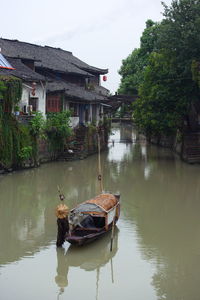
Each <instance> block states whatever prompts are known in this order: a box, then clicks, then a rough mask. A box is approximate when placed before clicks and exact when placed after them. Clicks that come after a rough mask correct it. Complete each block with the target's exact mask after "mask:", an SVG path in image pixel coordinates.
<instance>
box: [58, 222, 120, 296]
mask: <svg viewBox="0 0 200 300" xmlns="http://www.w3.org/2000/svg"><path fill="white" fill-rule="evenodd" d="M118 232H119V229H118V228H117V227H116V229H115V236H114V240H113V250H112V252H110V239H111V235H110V233H108V234H107V235H106V236H104V237H103V238H101V239H100V240H97V241H96V242H94V243H92V244H89V245H85V246H82V247H75V246H72V245H71V246H70V247H69V248H68V250H67V252H65V249H64V248H57V274H56V276H55V282H56V284H57V285H58V287H59V288H60V292H59V295H60V294H62V293H63V292H64V289H65V287H67V286H68V284H69V279H68V273H69V270H70V267H78V268H81V269H84V270H85V271H94V270H96V271H97V286H96V292H97V293H98V282H99V271H100V268H101V267H103V266H105V265H106V264H107V263H109V262H110V263H111V273H112V274H111V278H112V282H113V281H114V279H113V278H114V276H113V268H112V258H113V257H114V256H115V254H116V253H117V250H118Z"/></svg>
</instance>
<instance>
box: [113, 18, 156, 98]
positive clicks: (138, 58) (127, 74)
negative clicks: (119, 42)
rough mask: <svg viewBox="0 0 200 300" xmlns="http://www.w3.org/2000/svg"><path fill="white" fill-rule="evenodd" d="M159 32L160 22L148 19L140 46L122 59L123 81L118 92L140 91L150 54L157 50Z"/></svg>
mask: <svg viewBox="0 0 200 300" xmlns="http://www.w3.org/2000/svg"><path fill="white" fill-rule="evenodd" d="M158 32H159V24H158V23H155V22H153V21H152V20H148V21H147V22H146V29H145V30H144V32H143V34H142V37H141V39H140V48H138V49H134V50H133V52H132V53H131V54H130V55H129V56H128V57H127V58H126V59H124V60H123V61H122V66H121V68H120V70H119V74H120V75H121V83H120V86H119V89H118V93H120V94H126V95H135V94H137V93H138V89H139V86H140V84H141V82H142V81H143V77H144V70H145V67H146V66H147V65H148V60H149V56H150V54H151V53H152V51H154V50H155V47H156V41H157V37H158Z"/></svg>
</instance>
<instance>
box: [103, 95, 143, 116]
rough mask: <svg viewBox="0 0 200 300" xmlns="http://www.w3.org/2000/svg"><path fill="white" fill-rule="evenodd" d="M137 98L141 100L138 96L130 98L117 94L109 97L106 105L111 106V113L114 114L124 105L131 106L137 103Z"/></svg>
mask: <svg viewBox="0 0 200 300" xmlns="http://www.w3.org/2000/svg"><path fill="white" fill-rule="evenodd" d="M137 98H139V96H138V95H133V96H128V95H119V94H116V95H114V96H110V97H108V101H106V104H108V105H109V106H110V111H111V112H112V113H113V112H116V111H117V110H118V109H119V108H120V107H121V106H122V104H126V105H131V104H132V103H133V102H135V101H136V99H137Z"/></svg>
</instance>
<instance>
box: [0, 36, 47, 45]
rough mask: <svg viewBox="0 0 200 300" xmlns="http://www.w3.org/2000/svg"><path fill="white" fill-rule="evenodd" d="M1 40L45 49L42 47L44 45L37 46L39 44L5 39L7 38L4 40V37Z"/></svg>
mask: <svg viewBox="0 0 200 300" xmlns="http://www.w3.org/2000/svg"><path fill="white" fill-rule="evenodd" d="M0 39H1V40H4V41H9V42H18V43H21V44H27V45H31V46H36V47H40V48H44V46H42V45H37V44H33V43H29V42H24V41H19V40H17V39H5V38H2V37H1V38H0Z"/></svg>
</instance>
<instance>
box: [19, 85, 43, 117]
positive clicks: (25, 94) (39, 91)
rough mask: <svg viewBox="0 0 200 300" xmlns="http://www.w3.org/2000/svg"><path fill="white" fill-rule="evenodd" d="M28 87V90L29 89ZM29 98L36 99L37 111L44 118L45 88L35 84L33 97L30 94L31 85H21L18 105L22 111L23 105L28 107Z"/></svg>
mask: <svg viewBox="0 0 200 300" xmlns="http://www.w3.org/2000/svg"><path fill="white" fill-rule="evenodd" d="M29 87H30V88H29ZM29 97H31V98H38V108H37V109H38V111H41V112H42V114H43V115H44V116H45V112H46V87H45V85H43V86H42V85H41V83H37V84H36V86H35V95H34V96H33V95H32V94H31V83H30V82H29V83H24V84H22V97H21V100H20V103H19V106H20V108H21V110H23V107H24V105H29Z"/></svg>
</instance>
